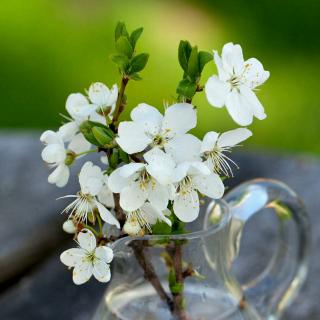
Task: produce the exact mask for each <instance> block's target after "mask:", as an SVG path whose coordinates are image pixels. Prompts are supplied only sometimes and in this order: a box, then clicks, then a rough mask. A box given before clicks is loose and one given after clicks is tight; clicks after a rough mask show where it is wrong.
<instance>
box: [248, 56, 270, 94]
mask: <svg viewBox="0 0 320 320" xmlns="http://www.w3.org/2000/svg"><path fill="white" fill-rule="evenodd" d="M244 68H245V72H244V73H243V76H242V77H243V78H244V79H246V85H247V86H249V88H251V89H253V88H256V87H258V86H260V85H261V84H263V83H264V82H265V81H266V80H267V79H268V78H269V76H270V72H269V71H265V70H264V69H263V65H262V64H261V62H260V61H259V60H257V59H255V58H251V59H248V60H247V61H245V62H244Z"/></svg>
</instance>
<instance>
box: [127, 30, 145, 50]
mask: <svg viewBox="0 0 320 320" xmlns="http://www.w3.org/2000/svg"><path fill="white" fill-rule="evenodd" d="M142 32H143V28H138V29H136V30H134V31H132V33H131V35H130V38H129V40H130V43H131V46H132V48H133V49H134V48H135V47H136V44H137V41H138V39H139V38H140V36H141V34H142Z"/></svg>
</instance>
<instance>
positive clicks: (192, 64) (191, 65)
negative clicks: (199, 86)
mask: <svg viewBox="0 0 320 320" xmlns="http://www.w3.org/2000/svg"><path fill="white" fill-rule="evenodd" d="M187 74H188V75H189V76H190V78H191V79H192V80H197V77H198V76H199V74H200V72H199V61H198V47H197V46H195V47H193V48H192V51H191V54H190V57H189V61H188V72H187Z"/></svg>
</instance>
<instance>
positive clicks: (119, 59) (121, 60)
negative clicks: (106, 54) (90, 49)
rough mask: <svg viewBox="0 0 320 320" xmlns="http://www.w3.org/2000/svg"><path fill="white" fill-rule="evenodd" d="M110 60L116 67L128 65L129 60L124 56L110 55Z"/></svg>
mask: <svg viewBox="0 0 320 320" xmlns="http://www.w3.org/2000/svg"><path fill="white" fill-rule="evenodd" d="M110 59H111V60H112V61H113V62H114V63H116V64H117V65H121V66H122V65H126V64H129V59H128V57H127V56H125V55H124V54H112V55H110Z"/></svg>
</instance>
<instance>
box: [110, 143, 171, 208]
mask: <svg viewBox="0 0 320 320" xmlns="http://www.w3.org/2000/svg"><path fill="white" fill-rule="evenodd" d="M144 158H145V160H146V161H147V163H129V164H126V165H124V166H122V167H120V168H118V169H116V170H115V171H113V172H112V173H111V175H110V177H109V181H108V186H109V188H110V190H111V191H112V192H114V193H120V206H121V207H122V208H123V209H124V210H126V211H135V210H137V209H139V208H140V207H141V206H142V205H143V204H144V203H145V202H146V201H147V200H148V201H149V202H150V203H151V204H152V206H153V207H155V208H156V209H158V210H163V209H165V208H166V207H167V205H168V201H169V199H170V198H171V195H172V192H171V191H172V190H171V188H172V184H171V185H170V183H172V182H171V180H170V179H171V178H172V172H173V170H174V168H175V163H174V162H173V160H172V159H171V158H170V156H168V155H166V154H165V153H164V152H163V151H161V150H159V149H157V151H153V150H151V151H149V152H147V153H146V154H145V155H144Z"/></svg>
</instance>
